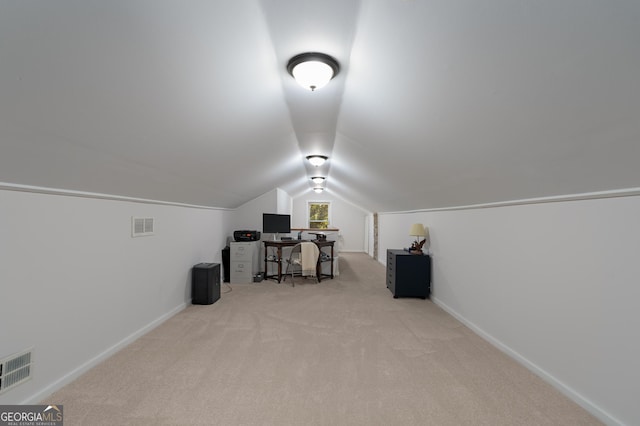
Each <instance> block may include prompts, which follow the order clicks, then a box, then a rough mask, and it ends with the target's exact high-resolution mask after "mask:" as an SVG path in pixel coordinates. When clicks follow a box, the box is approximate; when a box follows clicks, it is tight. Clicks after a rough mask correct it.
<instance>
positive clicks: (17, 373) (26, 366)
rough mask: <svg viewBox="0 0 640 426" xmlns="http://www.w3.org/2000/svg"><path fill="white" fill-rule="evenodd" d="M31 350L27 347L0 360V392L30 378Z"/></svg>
mask: <svg viewBox="0 0 640 426" xmlns="http://www.w3.org/2000/svg"><path fill="white" fill-rule="evenodd" d="M32 352H33V350H31V349H29V350H27V351H24V352H21V353H18V354H15V355H11V356H10V357H7V358H5V359H2V360H0V393H3V392H4V391H7V390H9V389H11V388H13V387H15V386H18V385H19V384H20V383H23V382H25V381H27V380H29V379H30V378H31V367H32V366H33V363H32V356H31V354H32Z"/></svg>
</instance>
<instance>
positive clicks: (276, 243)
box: [262, 240, 335, 282]
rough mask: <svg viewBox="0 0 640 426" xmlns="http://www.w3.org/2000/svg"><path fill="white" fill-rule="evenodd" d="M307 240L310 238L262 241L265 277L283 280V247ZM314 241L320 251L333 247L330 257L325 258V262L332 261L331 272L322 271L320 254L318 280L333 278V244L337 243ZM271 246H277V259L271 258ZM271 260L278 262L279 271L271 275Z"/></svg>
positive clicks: (317, 270)
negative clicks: (269, 252) (324, 272)
mask: <svg viewBox="0 0 640 426" xmlns="http://www.w3.org/2000/svg"><path fill="white" fill-rule="evenodd" d="M305 241H308V240H286V241H281V240H273V241H269V240H264V241H262V242H263V243H264V278H265V279H267V278H272V279H275V280H277V281H278V282H280V281H282V248H283V247H293V246H295V245H296V244H298V243H303V242H305ZM311 242H313V243H315V244H316V245H317V246H318V248H319V249H320V251H322V249H323V248H324V247H329V248H330V249H331V254H330V255H329V259H327V260H325V262H329V261H330V262H331V273H330V274H323V273H322V268H321V267H320V266H321V263H322V260H321V257H320V256H318V264H317V265H316V275H317V277H318V281H322V278H323V277H325V278H331V279H333V245H334V243H335V241H326V240H325V241H319V240H313V241H311ZM269 247H275V248H276V252H277V254H276V258H275V259H269V255H268V254H267V253H268V249H269ZM269 262H272V263H277V264H278V273H277V274H271V275H269V273H268V271H269V270H268V269H267V267H268V265H269Z"/></svg>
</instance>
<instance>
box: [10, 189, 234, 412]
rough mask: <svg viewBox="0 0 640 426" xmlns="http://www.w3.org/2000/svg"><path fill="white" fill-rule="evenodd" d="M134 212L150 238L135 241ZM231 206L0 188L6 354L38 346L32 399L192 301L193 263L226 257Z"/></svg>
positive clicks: (28, 387)
mask: <svg viewBox="0 0 640 426" xmlns="http://www.w3.org/2000/svg"><path fill="white" fill-rule="evenodd" d="M131 216H143V217H154V218H155V219H156V223H155V225H156V229H155V230H156V232H155V235H154V236H148V237H139V238H132V237H131ZM229 216H230V212H228V211H224V210H214V209H200V208H190V207H182V206H171V205H158V204H145V203H137V202H128V201H116V200H107V199H95V198H82V197H74V196H63V195H48V194H39V193H29V192H18V191H4V190H0V286H1V289H2V290H1V293H2V296H1V297H0V299H1V306H2V307H1V308H0V358H3V357H5V356H8V355H11V354H14V353H16V352H19V351H22V350H24V349H28V348H31V347H33V348H34V368H33V378H32V380H30V381H28V382H26V383H24V384H21V385H19V386H17V387H16V388H14V389H12V390H9V391H8V392H6V393H4V394H2V395H0V404H13V403H36V402H38V401H39V400H40V399H41V398H44V397H46V396H47V395H48V394H49V393H51V392H52V391H53V390H55V389H56V388H57V387H59V386H61V385H63V384H65V383H66V382H68V381H70V380H71V379H73V378H75V377H76V376H77V375H79V373H81V372H83V371H85V370H86V369H88V368H89V367H91V366H92V365H94V364H95V363H97V362H98V361H100V360H101V359H104V358H105V357H106V356H108V355H110V354H111V353H113V352H114V351H115V350H117V349H119V348H120V347H121V346H122V345H123V344H125V343H128V342H130V341H131V340H132V339H134V338H135V337H137V336H139V335H140V334H141V333H144V332H145V331H148V330H149V329H150V328H151V327H153V326H154V325H157V324H159V323H160V322H162V321H163V320H164V319H166V318H168V317H169V316H171V315H173V314H175V313H176V312H178V311H179V310H181V309H182V308H184V307H185V306H186V305H187V304H188V303H190V300H191V288H190V282H191V281H190V280H191V278H190V277H191V275H190V271H191V267H192V266H193V265H195V264H197V263H200V262H216V263H220V261H221V252H220V250H221V249H222V248H223V247H224V245H225V235H226V233H227V229H228V228H229Z"/></svg>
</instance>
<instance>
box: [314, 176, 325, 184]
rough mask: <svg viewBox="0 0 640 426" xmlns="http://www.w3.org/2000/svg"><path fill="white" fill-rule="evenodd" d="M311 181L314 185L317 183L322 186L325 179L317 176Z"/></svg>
mask: <svg viewBox="0 0 640 426" xmlns="http://www.w3.org/2000/svg"><path fill="white" fill-rule="evenodd" d="M311 180H312V181H313V183H315V184H316V185H320V184H321V183H322V182H324V178H323V177H321V176H315V177H312V178H311Z"/></svg>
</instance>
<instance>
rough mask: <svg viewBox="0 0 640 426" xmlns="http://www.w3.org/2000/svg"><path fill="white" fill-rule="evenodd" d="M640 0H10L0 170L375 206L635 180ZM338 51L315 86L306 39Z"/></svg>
mask: <svg viewBox="0 0 640 426" xmlns="http://www.w3.org/2000/svg"><path fill="white" fill-rule="evenodd" d="M639 22H640V2H638V1H632V0H629V1H624V0H615V1H606V2H605V1H600V0H543V1H534V0H530V1H514V0H483V1H477V0H456V1H452V0H414V1H411V0H363V1H354V0H322V1H320V0H316V1H310V0H261V1H257V0H234V1H223V0H217V1H214V0H200V1H193V0H180V1H158V0H139V1H131V0H103V1H98V0H93V1H87V0H75V1H70V0H51V1H11V0H0V182H6V183H15V184H21V185H33V186H45V187H52V188H63V189H70V190H78V191H87V192H97V193H105V194H114V195H122V196H130V197H139V198H146V199H155V200H163V201H172V202H179V203H187V204H197V205H207V206H215V207H236V206H239V205H241V204H242V203H244V202H246V201H249V200H251V199H253V198H255V197H257V196H259V195H261V194H263V193H265V192H267V191H270V190H272V189H274V188H276V187H279V188H282V189H284V190H285V191H287V192H288V193H289V194H291V195H292V196H297V195H300V194H302V193H304V192H305V191H309V190H310V188H311V186H312V185H311V182H310V181H309V177H310V176H312V175H315V174H318V173H316V171H315V170H313V168H312V167H311V166H309V165H308V164H306V162H305V160H304V157H305V156H306V155H308V154H313V153H320V154H325V155H328V156H329V157H330V161H329V162H328V163H327V164H326V165H325V166H323V167H322V168H321V169H320V172H321V173H320V174H322V173H324V174H326V175H327V176H328V179H327V191H328V192H331V193H333V194H335V195H336V196H339V197H342V198H345V199H347V200H350V201H351V202H353V203H355V204H357V205H359V206H362V207H363V208H365V209H367V210H369V211H398V210H413V209H423V208H437V207H449V206H456V205H469V204H477V203H489V202H498V201H506V200H514V199H524V198H534V197H542V196H553V195H562V194H574V193H581V192H594V191H605V190H612V189H621V188H633V187H640V167H638V162H639V160H640V25H639ZM305 51H321V52H324V53H327V54H330V55H332V56H334V57H335V58H336V59H337V60H338V61H339V62H340V65H341V72H340V74H339V75H338V76H337V77H336V78H335V79H334V80H333V81H332V82H331V83H330V84H329V85H328V86H326V87H325V88H324V89H322V90H319V91H317V92H313V93H312V92H308V91H305V90H304V89H302V88H300V87H299V86H297V85H296V83H295V82H294V81H293V80H292V79H291V77H290V76H289V75H288V74H287V73H286V69H285V67H286V63H287V61H288V59H289V58H290V57H292V56H294V55H295V54H298V53H301V52H305Z"/></svg>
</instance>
